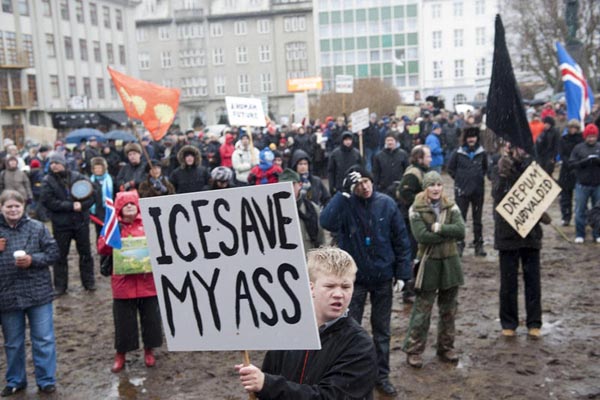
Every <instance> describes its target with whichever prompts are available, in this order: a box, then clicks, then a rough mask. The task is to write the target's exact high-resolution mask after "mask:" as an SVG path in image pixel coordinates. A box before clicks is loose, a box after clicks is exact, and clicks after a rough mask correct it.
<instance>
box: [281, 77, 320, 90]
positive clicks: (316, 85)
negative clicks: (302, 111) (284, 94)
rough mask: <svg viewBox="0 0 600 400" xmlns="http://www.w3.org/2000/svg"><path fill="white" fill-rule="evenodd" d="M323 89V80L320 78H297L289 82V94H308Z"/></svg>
mask: <svg viewBox="0 0 600 400" xmlns="http://www.w3.org/2000/svg"><path fill="white" fill-rule="evenodd" d="M321 89H323V79H321V77H320V76H316V77H311V78H296V79H288V80H287V90H288V92H291V93H293V92H306V91H307V90H321Z"/></svg>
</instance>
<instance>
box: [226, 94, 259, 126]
mask: <svg viewBox="0 0 600 400" xmlns="http://www.w3.org/2000/svg"><path fill="white" fill-rule="evenodd" d="M225 104H226V105H227V117H228V118H229V125H237V126H265V125H266V121H265V113H264V111H263V106H262V101H261V99H253V98H249V97H231V96H227V97H225Z"/></svg>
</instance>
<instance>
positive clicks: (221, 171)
mask: <svg viewBox="0 0 600 400" xmlns="http://www.w3.org/2000/svg"><path fill="white" fill-rule="evenodd" d="M232 175H233V174H232V173H231V170H230V169H229V168H227V167H223V166H220V167H216V168H214V169H213V170H212V171H210V177H211V178H212V179H213V181H219V182H229V181H230V180H231V177H232Z"/></svg>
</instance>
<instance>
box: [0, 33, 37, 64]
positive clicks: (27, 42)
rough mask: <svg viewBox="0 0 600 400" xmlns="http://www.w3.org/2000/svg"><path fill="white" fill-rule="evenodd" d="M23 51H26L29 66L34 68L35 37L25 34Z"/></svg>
mask: <svg viewBox="0 0 600 400" xmlns="http://www.w3.org/2000/svg"><path fill="white" fill-rule="evenodd" d="M0 40H1V39H0ZM23 50H25V54H27V65H29V66H30V67H33V63H34V59H33V37H32V36H31V35H28V34H26V33H24V34H23Z"/></svg>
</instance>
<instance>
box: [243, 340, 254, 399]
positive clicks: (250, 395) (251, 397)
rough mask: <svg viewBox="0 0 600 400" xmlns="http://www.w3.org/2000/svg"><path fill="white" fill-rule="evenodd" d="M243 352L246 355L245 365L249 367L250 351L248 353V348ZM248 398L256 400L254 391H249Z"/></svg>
mask: <svg viewBox="0 0 600 400" xmlns="http://www.w3.org/2000/svg"><path fill="white" fill-rule="evenodd" d="M242 353H243V355H244V367H247V366H248V365H250V353H248V350H244V351H243V352H242ZM248 399H249V400H256V395H255V394H254V393H248Z"/></svg>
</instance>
